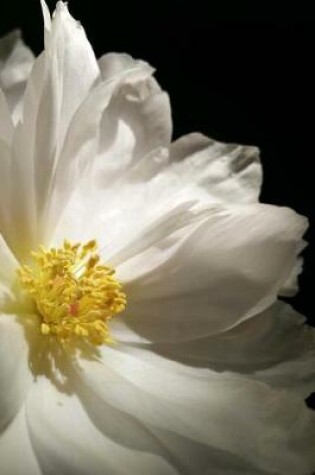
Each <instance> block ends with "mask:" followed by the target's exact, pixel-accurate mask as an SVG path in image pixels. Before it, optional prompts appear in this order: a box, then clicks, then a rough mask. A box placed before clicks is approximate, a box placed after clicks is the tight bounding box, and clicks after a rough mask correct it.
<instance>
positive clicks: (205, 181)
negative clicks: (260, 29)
mask: <svg viewBox="0 0 315 475" xmlns="http://www.w3.org/2000/svg"><path fill="white" fill-rule="evenodd" d="M170 152H171V155H170V159H171V164H170V166H169V167H168V168H167V169H166V170H165V174H166V176H165V179H167V178H168V177H169V178H168V179H170V177H172V176H173V180H175V178H177V180H181V181H182V186H184V185H186V186H187V185H191V183H194V184H195V185H198V186H200V187H201V188H203V189H205V190H206V192H207V193H208V199H209V200H210V201H211V202H227V203H251V202H256V201H258V196H259V193H260V188H261V183H262V170H261V165H260V160H259V150H258V149H257V147H252V146H245V145H236V144H227V143H221V142H217V141H215V140H212V139H210V138H208V137H205V136H204V135H201V134H197V133H194V134H190V135H186V136H184V137H181V138H180V139H179V140H177V141H176V142H174V143H173V144H172V146H171V150H170Z"/></svg>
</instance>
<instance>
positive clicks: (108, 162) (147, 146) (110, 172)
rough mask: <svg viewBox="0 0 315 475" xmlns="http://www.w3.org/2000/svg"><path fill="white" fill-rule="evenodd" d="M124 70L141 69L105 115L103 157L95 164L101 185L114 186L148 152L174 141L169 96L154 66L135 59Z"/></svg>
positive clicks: (101, 139)
mask: <svg viewBox="0 0 315 475" xmlns="http://www.w3.org/2000/svg"><path fill="white" fill-rule="evenodd" d="M132 65H133V66H132ZM124 71H139V73H138V74H137V75H135V74H133V75H132V76H131V75H130V74H129V75H128V78H127V79H128V80H126V81H125V83H124V84H123V85H122V86H121V87H120V90H119V92H118V93H117V94H116V95H115V96H114V97H113V99H112V101H111V104H110V107H108V109H106V111H105V113H104V115H103V118H102V124H101V137H100V150H99V157H98V158H97V160H96V161H95V164H94V167H95V168H94V176H95V177H96V178H97V184H98V187H99V188H105V187H109V186H112V183H113V182H114V181H115V180H116V179H117V178H119V177H121V175H122V174H124V173H126V171H127V170H128V169H130V168H132V167H133V166H134V165H135V164H136V163H137V162H138V161H139V160H140V159H142V158H143V157H144V156H145V155H147V154H148V153H150V152H152V151H153V150H155V149H157V148H159V147H169V145H170V141H171V135H172V120H171V110H170V103H169V97H168V95H167V94H166V93H165V92H164V91H162V90H161V89H160V87H159V86H158V84H157V82H156V81H155V79H153V78H152V77H150V75H151V73H152V69H151V68H149V66H148V65H147V64H146V63H143V62H140V61H134V63H132V64H131V65H130V68H126V69H123V70H122V72H120V73H119V74H120V75H121V74H123V73H124ZM108 74H109V73H108ZM119 74H117V76H119Z"/></svg>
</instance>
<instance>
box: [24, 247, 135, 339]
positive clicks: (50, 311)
mask: <svg viewBox="0 0 315 475" xmlns="http://www.w3.org/2000/svg"><path fill="white" fill-rule="evenodd" d="M32 256H33V259H34V261H35V262H34V266H26V265H24V266H22V267H20V268H19V270H18V274H19V278H20V281H21V283H22V284H23V287H24V288H25V289H26V290H27V291H28V293H29V294H30V295H31V296H32V298H33V299H34V301H35V303H36V306H37V309H38V312H39V314H40V315H41V317H42V320H43V321H42V323H41V326H40V330H41V332H42V334H43V335H55V336H56V337H57V338H59V339H60V340H61V341H68V340H69V339H70V338H73V337H75V338H84V339H87V340H88V341H89V342H90V343H93V344H94V345H102V344H104V343H112V342H113V340H112V338H111V337H110V332H109V327H108V321H109V320H110V319H111V318H112V317H113V316H114V315H115V314H117V313H120V312H122V311H123V310H124V309H125V307H126V303H127V300H126V295H125V294H124V292H123V291H122V286H121V284H120V282H118V280H117V279H116V278H115V270H114V269H112V268H111V267H109V266H106V265H101V264H99V262H100V256H99V254H98V253H97V243H96V241H90V242H88V243H86V244H84V245H82V244H71V243H70V242H68V241H64V243H63V246H62V247H60V248H58V249H55V248H51V249H46V248H44V247H40V249H39V251H37V252H32Z"/></svg>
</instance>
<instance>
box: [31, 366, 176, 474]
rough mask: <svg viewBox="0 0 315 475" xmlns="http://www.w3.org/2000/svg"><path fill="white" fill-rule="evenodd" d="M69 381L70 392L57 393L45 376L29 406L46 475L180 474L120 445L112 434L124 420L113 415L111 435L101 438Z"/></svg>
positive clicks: (157, 459)
mask: <svg viewBox="0 0 315 475" xmlns="http://www.w3.org/2000/svg"><path fill="white" fill-rule="evenodd" d="M68 382H69V385H68V393H67V391H65V392H62V391H58V390H56V388H55V387H54V385H52V384H51V381H50V380H49V379H46V378H40V379H39V381H38V382H37V384H36V385H34V386H33V387H32V389H31V391H30V394H29V397H28V400H27V403H26V412H27V421H28V427H29V431H30V435H31V439H32V443H33V446H34V450H35V453H36V456H37V458H38V462H39V465H40V468H41V473H42V474H43V475H55V474H57V473H62V475H74V474H75V475H90V474H92V473H93V474H95V475H104V473H108V474H113V475H123V474H125V473H126V471H128V473H130V474H134V475H138V474H139V473H150V474H152V475H160V474H163V475H164V474H165V475H178V472H177V471H176V470H174V469H173V468H172V466H171V465H170V464H169V463H168V462H167V461H166V460H165V459H164V458H163V457H158V456H156V455H155V454H154V453H150V451H148V450H146V449H143V450H139V451H135V450H134V449H133V447H128V445H125V444H121V443H119V442H118V441H116V440H115V437H113V436H111V431H116V432H117V430H118V427H117V423H118V422H119V421H117V420H116V421H115V419H114V418H113V417H112V419H111V420H108V424H109V425H108V435H107V436H106V435H104V434H102V433H101V432H100V431H99V430H98V428H97V426H96V425H95V424H94V423H93V421H91V420H90V418H89V415H88V413H87V412H86V410H85V408H84V407H83V406H82V403H81V402H80V400H79V399H78V396H77V395H76V394H75V393H74V391H76V392H77V389H76V387H75V382H73V381H72V380H71V373H69V381H68ZM81 385H82V382H81V383H80V386H81ZM102 409H103V408H102V406H98V407H96V406H95V407H94V410H102ZM121 428H122V429H123V431H125V430H127V429H128V428H127V427H121ZM127 436H128V434H127ZM133 436H135V434H133ZM147 445H149V444H147Z"/></svg>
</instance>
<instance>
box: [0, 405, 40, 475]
mask: <svg viewBox="0 0 315 475" xmlns="http://www.w3.org/2000/svg"><path fill="white" fill-rule="evenodd" d="M0 460H1V472H2V474H4V475H42V471H41V469H40V467H39V465H38V461H37V457H36V455H35V453H34V449H33V446H32V443H31V439H30V434H29V431H28V428H27V423H26V416H25V406H24V405H23V406H22V408H21V409H20V411H19V412H18V414H17V416H16V417H15V418H14V420H13V421H12V423H11V424H10V425H9V426H8V427H7V429H6V430H4V431H2V432H1V433H0Z"/></svg>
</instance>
